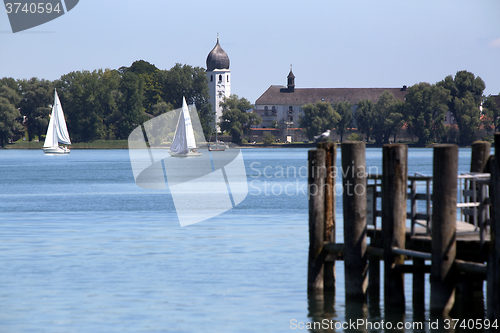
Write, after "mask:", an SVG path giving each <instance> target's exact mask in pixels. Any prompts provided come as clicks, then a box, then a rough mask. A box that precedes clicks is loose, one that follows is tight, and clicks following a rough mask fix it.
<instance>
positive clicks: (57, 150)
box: [42, 147, 70, 154]
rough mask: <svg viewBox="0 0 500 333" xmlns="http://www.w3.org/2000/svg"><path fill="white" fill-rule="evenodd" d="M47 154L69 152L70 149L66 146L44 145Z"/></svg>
mask: <svg viewBox="0 0 500 333" xmlns="http://www.w3.org/2000/svg"><path fill="white" fill-rule="evenodd" d="M42 150H43V152H44V153H45V154H69V153H70V150H69V148H66V147H43V148H42Z"/></svg>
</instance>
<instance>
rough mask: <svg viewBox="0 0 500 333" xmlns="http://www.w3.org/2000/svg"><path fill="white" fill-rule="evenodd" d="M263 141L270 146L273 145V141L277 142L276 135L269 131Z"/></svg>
mask: <svg viewBox="0 0 500 333" xmlns="http://www.w3.org/2000/svg"><path fill="white" fill-rule="evenodd" d="M262 142H263V143H264V144H265V145H266V146H270V145H272V144H273V143H275V142H276V137H275V136H274V135H272V134H270V133H267V134H266V136H264V139H262Z"/></svg>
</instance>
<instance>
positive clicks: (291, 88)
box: [287, 64, 295, 92]
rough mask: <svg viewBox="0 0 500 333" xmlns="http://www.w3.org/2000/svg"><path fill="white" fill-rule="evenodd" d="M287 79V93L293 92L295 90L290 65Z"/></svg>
mask: <svg viewBox="0 0 500 333" xmlns="http://www.w3.org/2000/svg"><path fill="white" fill-rule="evenodd" d="M287 79H288V92H294V90H295V75H293V72H292V65H291V64H290V73H288V76H287Z"/></svg>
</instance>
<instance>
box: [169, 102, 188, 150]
mask: <svg viewBox="0 0 500 333" xmlns="http://www.w3.org/2000/svg"><path fill="white" fill-rule="evenodd" d="M183 114H184V112H183V110H181V113H180V114H179V121H178V122H177V128H176V129H175V135H174V140H173V141H172V145H171V146H170V151H171V152H174V153H177V154H187V153H188V151H189V149H188V144H187V140H186V126H185V122H184V115H183Z"/></svg>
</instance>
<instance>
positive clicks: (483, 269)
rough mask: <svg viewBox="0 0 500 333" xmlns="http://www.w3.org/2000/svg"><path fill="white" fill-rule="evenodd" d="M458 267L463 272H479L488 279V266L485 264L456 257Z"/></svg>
mask: <svg viewBox="0 0 500 333" xmlns="http://www.w3.org/2000/svg"><path fill="white" fill-rule="evenodd" d="M455 266H456V268H457V269H458V270H459V271H460V272H463V273H470V274H477V275H481V276H483V278H484V279H486V274H487V273H488V267H487V266H486V265H485V264H481V263H477V262H471V261H464V260H459V259H455Z"/></svg>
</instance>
